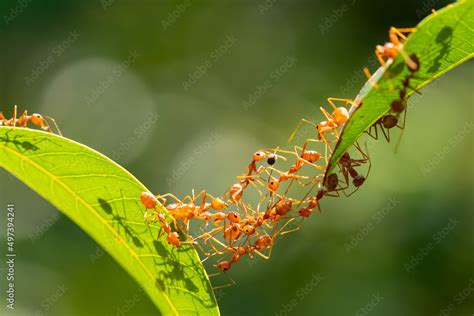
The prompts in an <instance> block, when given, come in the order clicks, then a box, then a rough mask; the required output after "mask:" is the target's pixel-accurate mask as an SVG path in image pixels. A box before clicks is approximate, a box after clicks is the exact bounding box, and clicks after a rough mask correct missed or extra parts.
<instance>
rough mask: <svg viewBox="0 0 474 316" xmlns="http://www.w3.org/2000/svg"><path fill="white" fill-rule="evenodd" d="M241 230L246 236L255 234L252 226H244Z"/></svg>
mask: <svg viewBox="0 0 474 316" xmlns="http://www.w3.org/2000/svg"><path fill="white" fill-rule="evenodd" d="M243 230H244V233H245V234H246V235H248V236H250V235H253V234H254V233H255V227H254V226H252V225H245V226H244V229H243Z"/></svg>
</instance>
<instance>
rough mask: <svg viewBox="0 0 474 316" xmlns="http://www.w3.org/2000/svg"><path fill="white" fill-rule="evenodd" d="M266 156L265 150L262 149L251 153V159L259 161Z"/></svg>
mask: <svg viewBox="0 0 474 316" xmlns="http://www.w3.org/2000/svg"><path fill="white" fill-rule="evenodd" d="M265 156H266V154H265V152H263V151H257V152H256V153H254V154H253V156H252V159H253V161H260V160H262V159H264V158H265Z"/></svg>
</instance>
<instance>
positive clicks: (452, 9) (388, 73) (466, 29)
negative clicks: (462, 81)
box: [326, 0, 474, 175]
mask: <svg viewBox="0 0 474 316" xmlns="http://www.w3.org/2000/svg"><path fill="white" fill-rule="evenodd" d="M473 7H474V1H473V0H467V1H463V2H458V3H456V4H453V5H449V6H447V7H446V8H443V9H442V10H439V11H438V12H436V13H434V14H432V15H430V16H429V17H427V18H426V19H424V20H423V21H422V22H421V23H420V24H418V26H417V30H416V32H414V33H412V34H411V35H410V36H409V37H408V39H407V41H406V43H405V51H406V52H407V54H408V55H412V54H415V55H416V56H417V57H418V59H419V60H420V67H419V70H418V71H417V72H416V73H415V76H416V78H414V79H412V80H410V86H412V87H413V88H415V89H417V90H420V89H421V88H422V87H424V86H425V85H427V84H428V83H430V82H431V81H433V80H435V79H436V78H438V77H440V76H441V75H443V74H444V73H446V72H447V71H449V70H451V69H453V68H454V67H456V66H458V65H460V64H462V63H463V62H465V61H467V60H469V59H470V58H472V57H473V55H474V48H473V33H474V32H473V30H474V9H473ZM387 66H388V67H386V68H384V67H381V68H379V70H378V71H377V72H376V73H375V74H374V79H373V82H376V83H377V85H378V89H376V88H374V87H373V84H371V83H370V82H367V83H366V84H365V86H364V87H363V88H362V90H361V91H360V92H359V95H358V96H357V97H356V102H357V101H362V105H361V106H360V107H359V108H355V107H354V108H351V111H350V112H351V117H350V119H349V121H348V122H347V124H346V125H345V126H344V127H343V130H342V133H341V136H340V138H339V141H338V143H337V144H336V147H335V149H334V151H333V155H332V156H331V159H330V161H329V165H328V168H327V172H326V175H328V174H329V173H330V172H331V170H332V169H333V168H334V167H335V166H336V165H337V162H338V161H339V159H340V157H341V156H342V154H344V152H346V151H347V149H348V148H349V147H350V146H352V145H353V144H354V143H355V141H356V140H357V139H358V138H359V137H360V136H361V135H362V134H363V133H364V131H366V130H367V129H368V128H369V127H370V126H372V125H373V124H374V123H375V122H376V121H377V120H378V119H379V118H381V117H382V116H383V115H385V114H386V113H387V112H388V111H389V110H390V104H391V103H392V101H394V100H397V99H399V87H401V82H402V80H403V79H405V78H406V77H407V76H408V75H409V74H410V72H409V70H408V68H407V67H406V65H405V62H404V60H403V58H402V56H401V55H400V54H399V56H397V58H396V59H395V60H394V61H393V63H391V64H390V65H388V64H387ZM413 92H414V91H413V90H410V89H409V90H408V95H411V94H413Z"/></svg>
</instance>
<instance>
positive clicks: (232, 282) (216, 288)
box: [209, 272, 235, 291]
mask: <svg viewBox="0 0 474 316" xmlns="http://www.w3.org/2000/svg"><path fill="white" fill-rule="evenodd" d="M221 274H225V276H226V277H227V278H228V279H229V280H230V283H228V284H225V285H219V286H215V287H213V288H212V290H214V291H215V290H218V289H223V288H226V287H229V286H233V285H235V281H234V279H232V278H231V277H230V276H229V275H228V274H227V273H225V272H219V273H214V274H209V277H215V276H218V275H221Z"/></svg>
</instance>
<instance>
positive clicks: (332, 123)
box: [288, 98, 359, 158]
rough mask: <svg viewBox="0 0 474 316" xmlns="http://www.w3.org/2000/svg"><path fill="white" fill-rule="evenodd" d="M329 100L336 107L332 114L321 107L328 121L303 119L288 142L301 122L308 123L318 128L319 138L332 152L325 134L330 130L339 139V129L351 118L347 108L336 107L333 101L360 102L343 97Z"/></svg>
mask: <svg viewBox="0 0 474 316" xmlns="http://www.w3.org/2000/svg"><path fill="white" fill-rule="evenodd" d="M327 101H328V103H329V104H330V105H331V107H332V108H333V109H334V111H333V113H332V114H330V113H329V112H327V111H326V110H325V109H324V108H323V107H320V110H321V112H323V114H324V116H325V117H326V121H322V122H320V123H318V124H316V123H313V122H311V121H309V120H307V119H301V120H300V122H299V123H298V125H297V126H296V128H295V130H294V131H293V133H292V134H291V136H290V139H289V140H288V142H291V141H292V140H293V138H294V137H295V135H296V133H297V131H298V130H299V129H300V126H301V124H302V123H306V124H309V125H312V126H314V127H315V128H316V130H317V131H318V139H319V140H322V141H323V142H324V143H325V144H326V148H329V151H330V152H331V153H332V149H331V148H330V146H329V143H330V142H329V141H328V139H327V138H326V136H325V134H326V133H328V132H332V133H333V134H334V136H335V137H336V139H338V138H339V133H338V131H337V129H338V128H339V127H340V126H342V125H343V124H344V123H346V122H347V121H348V120H349V111H348V110H347V108H345V107H336V105H335V103H334V102H333V101H342V102H345V103H346V105H347V104H351V105H353V106H355V107H358V106H359V104H357V103H356V102H354V101H353V100H349V99H342V98H328V99H327ZM326 158H327V157H326Z"/></svg>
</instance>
